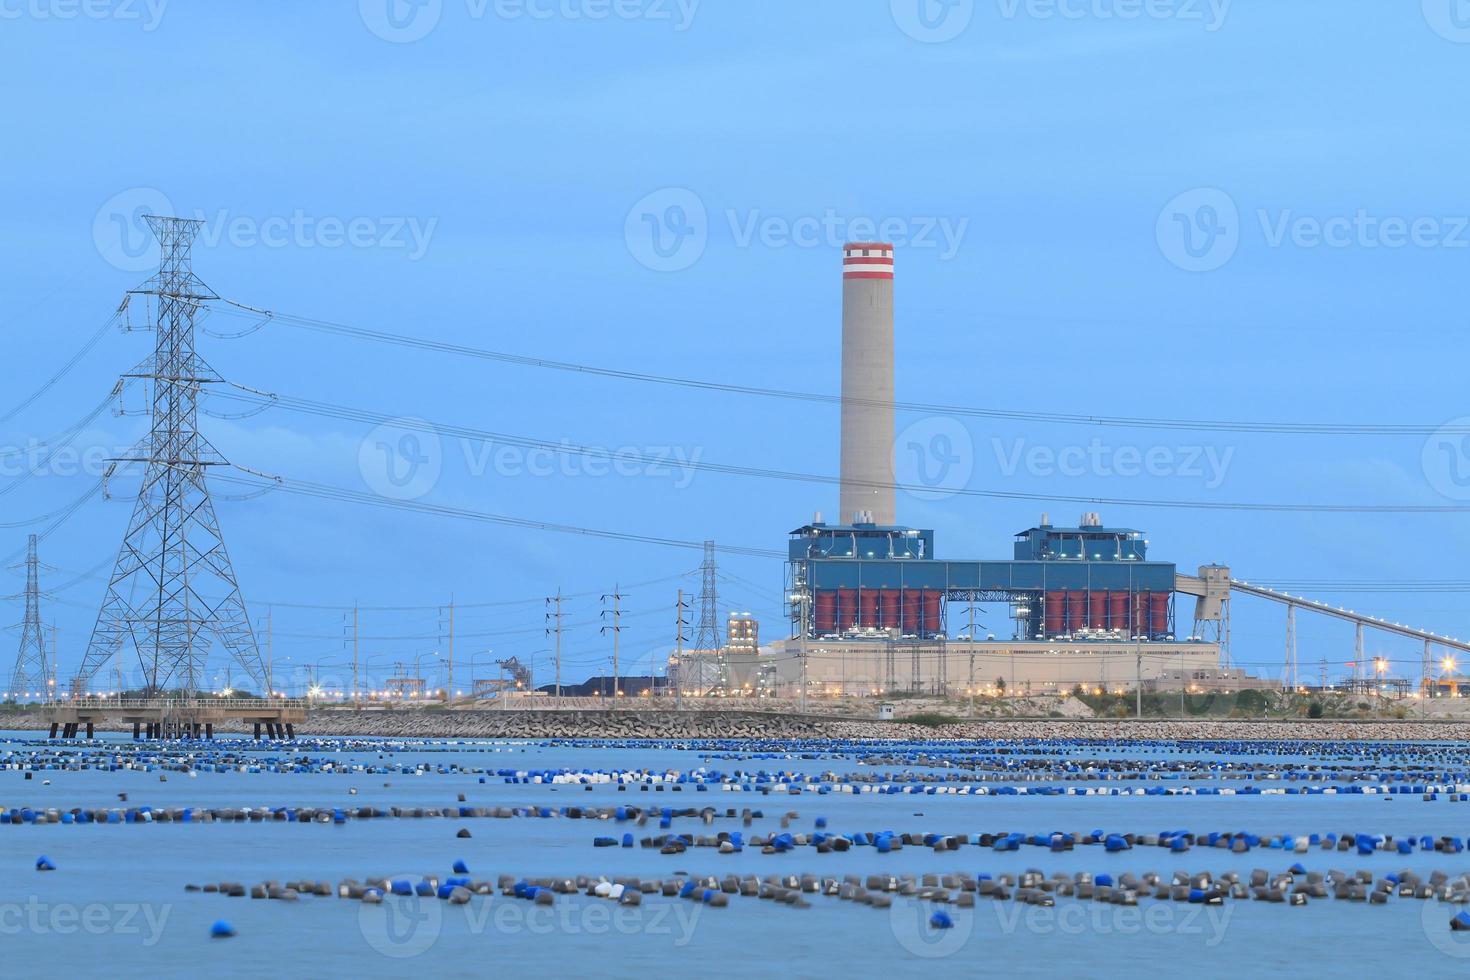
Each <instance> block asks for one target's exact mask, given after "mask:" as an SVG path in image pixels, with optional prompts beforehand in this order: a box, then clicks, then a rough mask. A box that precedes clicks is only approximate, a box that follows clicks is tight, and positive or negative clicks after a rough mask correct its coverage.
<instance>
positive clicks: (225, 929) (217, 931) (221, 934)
mask: <svg viewBox="0 0 1470 980" xmlns="http://www.w3.org/2000/svg"><path fill="white" fill-rule="evenodd" d="M234 934H235V927H234V926H232V925H230V924H229V923H228V922H226V921H225V920H224V919H216V920H215V921H214V925H212V926H210V927H209V935H210V936H211V937H212V938H214V939H228V938H230V937H231V936H233V935H234Z"/></svg>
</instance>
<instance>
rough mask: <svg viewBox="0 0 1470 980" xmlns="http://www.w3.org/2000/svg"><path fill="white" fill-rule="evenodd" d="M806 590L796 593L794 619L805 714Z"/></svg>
mask: <svg viewBox="0 0 1470 980" xmlns="http://www.w3.org/2000/svg"><path fill="white" fill-rule="evenodd" d="M806 605H807V592H806V590H805V589H804V588H803V589H800V590H798V591H797V593H796V620H797V625H798V626H799V627H800V630H801V633H800V635H799V637H798V640H799V642H798V656H799V657H800V658H801V692H800V694H799V695H798V698H799V702H800V705H801V713H802V714H806V631H807V608H806Z"/></svg>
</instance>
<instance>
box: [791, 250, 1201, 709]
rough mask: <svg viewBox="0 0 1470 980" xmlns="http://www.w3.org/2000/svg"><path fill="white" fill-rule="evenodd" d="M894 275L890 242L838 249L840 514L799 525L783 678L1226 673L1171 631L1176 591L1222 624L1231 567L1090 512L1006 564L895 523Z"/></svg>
mask: <svg viewBox="0 0 1470 980" xmlns="http://www.w3.org/2000/svg"><path fill="white" fill-rule="evenodd" d="M893 284H894V259H893V246H892V245H891V244H887V243H881V242H858V243H853V244H850V245H847V246H845V247H844V249H843V292H842V301H843V309H842V434H841V490H840V500H839V504H840V510H839V514H840V518H841V519H840V520H839V522H838V523H836V524H827V523H824V522H822V520H821V518H820V516H818V517H817V518H816V519H815V520H813V521H812V523H810V524H807V525H804V526H802V527H799V528H797V529H795V530H794V531H792V532H791V535H790V539H789V542H788V553H787V594H788V596H789V597H790V599H791V613H792V621H793V635H792V638H791V639H790V640H785V641H782V642H781V643H779V644H777V645H776V647H775V649H774V651H773V652H775V653H776V654H777V655H778V656H777V660H778V661H779V662H780V663H781V668H780V674H781V677H782V680H783V681H785V680H786V679H788V678H789V677H790V676H791V675H792V673H793V672H799V670H800V666H801V662H802V661H803V660H804V661H805V677H806V683H807V685H808V687H809V688H810V689H811V690H813V691H815V692H831V693H847V694H878V693H882V692H891V691H913V692H925V693H941V692H943V693H955V692H957V691H965V690H969V691H975V690H976V689H977V688H979V689H985V690H994V689H996V688H1000V687H1004V688H1005V689H1006V690H1009V691H1011V692H1012V693H1033V694H1042V693H1065V692H1066V691H1070V690H1072V689H1073V688H1075V687H1077V686H1079V685H1080V686H1082V687H1084V688H1087V689H1091V690H1108V691H1113V690H1119V689H1125V688H1132V687H1134V686H1136V685H1138V684H1139V683H1141V682H1150V681H1151V682H1154V683H1158V682H1159V681H1160V680H1162V679H1163V678H1164V677H1165V676H1166V671H1172V672H1174V676H1187V675H1189V674H1190V673H1191V672H1194V671H1200V670H1211V669H1215V668H1218V667H1219V660H1220V647H1219V644H1218V643H1217V642H1207V641H1205V640H1204V639H1203V638H1201V637H1200V636H1198V635H1195V634H1196V632H1197V631H1196V630H1195V629H1194V628H1193V627H1191V629H1190V630H1188V631H1181V630H1180V629H1179V628H1178V626H1177V623H1176V616H1177V610H1176V606H1175V594H1176V592H1177V591H1181V590H1182V591H1185V592H1187V593H1189V594H1191V595H1193V596H1194V597H1196V599H1197V600H1198V601H1197V603H1196V606H1195V614H1194V617H1193V619H1194V620H1196V621H1198V620H1202V619H1203V620H1210V621H1214V622H1216V623H1218V622H1219V618H1220V617H1219V598H1220V594H1222V593H1225V592H1228V570H1225V575H1224V579H1223V580H1220V579H1219V576H1218V575H1214V574H1213V573H1212V574H1210V575H1208V576H1207V575H1206V570H1204V569H1202V570H1201V576H1200V577H1199V578H1195V577H1192V576H1180V575H1179V574H1178V572H1177V569H1176V567H1175V566H1174V564H1173V563H1170V562H1163V561H1156V560H1151V559H1150V558H1149V555H1148V542H1147V541H1146V540H1145V538H1144V535H1143V533H1142V532H1141V531H1138V530H1136V529H1133V528H1125V527H1108V526H1106V525H1105V524H1104V523H1103V521H1102V518H1101V516H1100V515H1098V514H1095V513H1087V514H1084V515H1083V516H1082V518H1081V519H1080V520H1079V521H1078V523H1077V525H1076V526H1075V527H1073V526H1054V525H1053V524H1052V523H1051V522H1050V520H1049V518H1047V517H1046V516H1043V518H1042V520H1041V521H1040V523H1038V524H1037V525H1036V526H1034V527H1030V528H1025V529H1023V530H1021V531H1019V532H1017V534H1016V535H1015V540H1014V542H1013V544H1012V553H1011V557H1010V558H1008V559H1003V560H975V559H951V558H940V557H939V556H938V554H937V552H936V548H935V535H934V532H933V531H932V530H924V529H918V528H911V527H906V526H903V525H901V524H899V523H898V521H897V506H896V486H895V479H894V465H893V453H894V430H895V424H894V419H895V407H894V361H893V349H894V336H893ZM981 604H985V605H994V604H1001V605H1003V606H1004V607H1005V608H1006V610H1007V622H1006V625H1005V626H1004V627H1002V628H1000V629H988V630H986V629H985V627H982V626H980V625H979V624H974V625H973V626H972V622H973V618H974V612H973V609H974V607H975V606H978V605H981ZM957 610H958V611H959V612H960V613H961V615H959V616H956V615H955V613H956V611H957ZM994 625H996V624H994V623H992V624H991V626H992V627H993V626H994ZM981 630H985V633H984V635H983V636H982V635H980V631H981ZM1181 632H1187V635H1184V636H1181V635H1180V634H1181ZM997 635H999V636H1000V637H1002V638H1001V639H996V636H997ZM792 664H795V665H796V668H795V670H793V667H792Z"/></svg>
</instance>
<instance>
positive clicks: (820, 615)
mask: <svg viewBox="0 0 1470 980" xmlns="http://www.w3.org/2000/svg"><path fill="white" fill-rule="evenodd" d="M816 612H817V615H816V619H817V632H818V633H835V632H837V593H835V592H833V591H832V590H831V589H818V590H817V598H816Z"/></svg>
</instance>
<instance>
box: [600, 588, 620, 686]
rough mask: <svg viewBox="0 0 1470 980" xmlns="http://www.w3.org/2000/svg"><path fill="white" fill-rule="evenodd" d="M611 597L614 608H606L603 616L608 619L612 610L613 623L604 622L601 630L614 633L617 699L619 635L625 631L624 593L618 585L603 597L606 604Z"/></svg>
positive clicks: (614, 670)
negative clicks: (619, 589)
mask: <svg viewBox="0 0 1470 980" xmlns="http://www.w3.org/2000/svg"><path fill="white" fill-rule="evenodd" d="M609 599H611V600H612V604H613V605H612V609H611V610H607V609H604V610H603V611H602V615H603V618H604V619H606V617H607V614H608V612H609V611H611V612H612V624H611V625H608V624H606V623H604V624H603V627H602V630H601V631H602V632H603V633H608V632H611V633H612V638H613V655H612V675H613V699H614V700H616V699H617V697H618V695H619V694H620V693H621V688H620V687H619V684H618V637H619V634H621V633H622V632H623V625H622V624H623V595H622V593H621V592H619V591H618V587H617V586H616V585H614V586H613V590H612V591H611V592H610V593H608V594H607V595H604V596H603V597H602V601H603V603H604V604H606V603H607V600H609Z"/></svg>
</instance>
